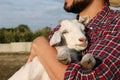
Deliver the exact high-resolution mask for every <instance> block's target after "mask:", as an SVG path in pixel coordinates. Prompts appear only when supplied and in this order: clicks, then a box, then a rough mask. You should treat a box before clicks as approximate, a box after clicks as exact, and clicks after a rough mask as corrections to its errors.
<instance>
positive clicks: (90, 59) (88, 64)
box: [80, 54, 96, 69]
mask: <svg viewBox="0 0 120 80" xmlns="http://www.w3.org/2000/svg"><path fill="white" fill-rule="evenodd" d="M80 63H81V65H82V66H83V67H85V68H87V69H92V68H93V67H94V65H95V64H96V60H95V58H94V56H93V54H86V55H84V56H83V58H82V60H81V62H80Z"/></svg>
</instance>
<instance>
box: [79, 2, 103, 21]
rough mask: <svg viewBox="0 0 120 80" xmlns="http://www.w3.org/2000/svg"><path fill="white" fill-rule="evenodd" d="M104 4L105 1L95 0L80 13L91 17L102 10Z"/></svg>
mask: <svg viewBox="0 0 120 80" xmlns="http://www.w3.org/2000/svg"><path fill="white" fill-rule="evenodd" d="M103 6H104V2H102V1H101V0H93V2H92V3H91V4H90V5H89V6H88V7H86V8H85V9H84V10H83V11H82V12H80V13H79V15H80V16H89V17H90V19H92V18H93V17H95V16H96V15H97V13H98V12H100V11H101V9H102V8H103Z"/></svg>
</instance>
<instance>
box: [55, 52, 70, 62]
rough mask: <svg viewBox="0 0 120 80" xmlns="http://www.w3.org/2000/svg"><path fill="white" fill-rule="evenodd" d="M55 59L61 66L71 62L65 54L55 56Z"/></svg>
mask: <svg viewBox="0 0 120 80" xmlns="http://www.w3.org/2000/svg"><path fill="white" fill-rule="evenodd" d="M57 59H58V60H59V61H60V62H61V63H62V64H69V63H70V62H71V58H70V56H68V55H67V53H66V54H63V55H59V56H57Z"/></svg>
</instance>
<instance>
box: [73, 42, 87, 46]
mask: <svg viewBox="0 0 120 80" xmlns="http://www.w3.org/2000/svg"><path fill="white" fill-rule="evenodd" d="M75 46H79V47H87V43H83V44H76V45H75Z"/></svg>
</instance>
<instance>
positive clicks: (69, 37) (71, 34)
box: [50, 17, 95, 69]
mask: <svg viewBox="0 0 120 80" xmlns="http://www.w3.org/2000/svg"><path fill="white" fill-rule="evenodd" d="M85 18H86V17H85ZM80 20H81V21H78V20H76V19H75V20H72V21H69V20H64V21H62V22H61V27H60V28H59V30H58V31H56V32H55V33H54V34H53V36H52V38H51V40H50V45H51V46H52V45H55V44H57V46H56V49H57V52H58V55H57V59H58V60H59V61H60V62H61V63H63V64H69V63H70V62H71V60H72V59H74V60H80V58H79V55H81V56H82V53H81V52H80V51H82V50H84V49H86V47H87V45H88V41H87V38H86V36H85V26H84V25H83V24H82V21H84V20H85V19H82V18H81V19H80ZM59 45H60V46H59ZM80 63H81V65H82V66H84V67H86V68H87V69H92V68H93V66H94V65H95V59H94V57H93V55H92V54H86V55H84V56H83V58H82V60H81V61H80Z"/></svg>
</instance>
